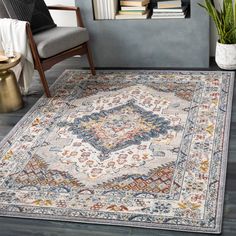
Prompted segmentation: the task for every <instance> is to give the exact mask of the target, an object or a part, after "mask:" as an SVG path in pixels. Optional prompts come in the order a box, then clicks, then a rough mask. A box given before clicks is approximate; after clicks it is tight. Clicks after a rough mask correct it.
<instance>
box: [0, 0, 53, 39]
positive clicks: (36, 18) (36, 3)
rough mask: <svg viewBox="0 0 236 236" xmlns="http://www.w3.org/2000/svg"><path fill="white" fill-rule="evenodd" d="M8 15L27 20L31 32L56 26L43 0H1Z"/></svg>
mask: <svg viewBox="0 0 236 236" xmlns="http://www.w3.org/2000/svg"><path fill="white" fill-rule="evenodd" d="M2 1H3V4H4V5H5V8H6V10H7V12H8V14H9V16H10V17H11V18H13V19H18V20H22V21H28V22H29V23H30V26H31V29H32V32H33V34H35V33H38V32H41V31H43V30H46V29H51V28H53V27H56V24H55V23H54V21H53V19H52V17H51V15H50V12H49V10H48V8H47V6H46V4H45V2H44V0H2Z"/></svg>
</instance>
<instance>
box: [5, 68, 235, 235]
mask: <svg viewBox="0 0 236 236" xmlns="http://www.w3.org/2000/svg"><path fill="white" fill-rule="evenodd" d="M233 80H234V74H233V73H230V72H171V71H169V72H168V71H165V72H161V71H136V72H132V71H120V72H109V71H107V72H99V73H98V75H97V76H95V77H92V76H91V75H90V73H89V72H88V71H66V72H65V73H64V74H63V75H62V76H61V77H60V78H59V79H58V81H57V82H56V83H55V84H54V85H53V87H52V88H51V91H53V93H54V96H53V97H52V98H50V99H47V98H45V97H43V98H41V99H40V100H39V101H38V102H37V104H36V105H35V106H34V107H33V108H32V109H31V110H30V111H29V112H28V113H27V114H26V115H25V117H24V118H23V119H22V120H21V121H20V122H19V124H18V125H17V126H16V127H15V128H14V129H13V130H12V131H11V132H10V134H9V135H8V136H7V137H6V138H5V139H4V140H3V142H2V143H1V144H0V215H2V216H13V217H24V218H36V219H51V220H63V221H73V222H86V223H98V224H112V225H124V226H134V227H147V228H156V229H169V230H180V231H190V232H205V233H216V232H218V233H219V232H220V230H221V223H222V212H223V201H224V200H223V199H224V197H223V196H224V188H225V175H226V165H227V152H228V140H229V129H230V117H231V102H232V95H233Z"/></svg>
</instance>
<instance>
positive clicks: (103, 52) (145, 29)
mask: <svg viewBox="0 0 236 236" xmlns="http://www.w3.org/2000/svg"><path fill="white" fill-rule="evenodd" d="M190 2H191V15H190V18H187V19H167V20H100V21H94V19H93V10H92V0H76V4H77V5H78V6H80V8H81V13H82V17H83V19H84V23H85V26H86V27H88V29H89V32H90V37H91V47H92V50H93V56H94V61H95V65H96V67H127V68H129V67H134V68H135V67H139V68H140V67H143V68H150V67H189V68H191V67H192V68H201V67H202V68H203V67H208V66H209V49H210V45H209V31H210V28H209V17H208V15H207V14H206V13H205V12H204V10H203V9H202V8H200V7H199V6H198V5H197V3H198V2H203V0H198V1H196V0H191V1H190ZM83 65H84V66H87V62H86V61H85V60H84V59H83Z"/></svg>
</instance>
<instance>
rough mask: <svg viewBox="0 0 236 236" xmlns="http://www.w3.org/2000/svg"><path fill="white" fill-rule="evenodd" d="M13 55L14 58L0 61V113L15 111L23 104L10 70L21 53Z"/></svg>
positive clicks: (14, 77)
mask: <svg viewBox="0 0 236 236" xmlns="http://www.w3.org/2000/svg"><path fill="white" fill-rule="evenodd" d="M14 55H15V57H14V58H9V59H8V60H6V61H2V62H0V113H5V112H12V111H16V110H18V109H20V108H22V107H23V105H24V103H23V100H22V96H21V93H20V89H19V87H18V84H17V81H16V76H15V74H14V72H13V71H12V70H10V69H11V68H12V67H14V66H16V65H17V64H18V63H19V62H20V59H21V55H20V54H19V53H15V54H14Z"/></svg>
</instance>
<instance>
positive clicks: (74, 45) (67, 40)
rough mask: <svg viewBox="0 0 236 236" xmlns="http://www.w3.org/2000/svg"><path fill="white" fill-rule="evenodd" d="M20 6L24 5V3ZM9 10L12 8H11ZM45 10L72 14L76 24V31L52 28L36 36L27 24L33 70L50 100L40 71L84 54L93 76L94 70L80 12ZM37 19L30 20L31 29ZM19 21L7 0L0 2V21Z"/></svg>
mask: <svg viewBox="0 0 236 236" xmlns="http://www.w3.org/2000/svg"><path fill="white" fill-rule="evenodd" d="M32 1H34V0H32ZM35 1H37V2H36V4H35V5H37V4H38V5H39V4H40V3H39V0H35ZM40 1H41V3H42V4H45V3H44V1H43V0H40ZM16 2H17V4H18V5H19V4H21V2H22V1H21V0H16ZM22 4H24V2H23V3H22ZM13 6H14V7H15V5H13ZM23 7H25V6H22V8H23ZM18 8H21V5H19V6H18ZM23 9H24V8H23ZM48 9H50V10H66V11H75V12H76V17H77V23H78V27H57V26H56V25H55V26H54V27H49V28H48V29H46V30H40V32H36V33H35V32H34V31H35V28H32V24H30V23H29V24H27V34H28V38H29V43H30V48H31V52H32V55H33V59H34V66H35V69H36V70H38V72H39V75H40V79H41V81H42V84H43V87H44V91H45V93H46V95H47V97H50V96H51V95H50V91H49V88H48V84H47V80H46V77H45V73H44V71H46V70H48V69H50V68H51V67H52V66H53V65H55V64H56V63H58V62H60V61H62V60H64V59H66V58H69V57H72V56H75V55H83V54H86V55H87V58H88V62H89V65H90V68H91V72H92V74H93V75H95V69H94V65H93V60H92V55H91V52H90V49H89V46H88V41H89V35H88V31H87V29H86V28H84V25H83V22H82V18H81V15H80V9H79V8H78V7H67V6H50V7H48ZM16 10H17V9H16ZM24 10H25V9H24ZM21 13H22V10H21ZM37 16H38V15H37V14H36V15H35V16H34V25H33V26H37V19H35V18H37ZM42 16H44V14H42V15H41V17H42ZM22 17H23V18H22ZM22 17H21V18H19V17H17V14H15V12H14V9H12V8H11V6H10V5H9V1H8V0H0V18H15V19H19V20H26V19H25V18H24V16H22ZM35 20H36V24H35ZM40 20H41V22H42V21H43V19H42V18H41V19H40ZM26 21H27V20H26Z"/></svg>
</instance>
